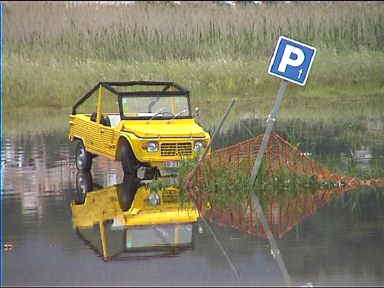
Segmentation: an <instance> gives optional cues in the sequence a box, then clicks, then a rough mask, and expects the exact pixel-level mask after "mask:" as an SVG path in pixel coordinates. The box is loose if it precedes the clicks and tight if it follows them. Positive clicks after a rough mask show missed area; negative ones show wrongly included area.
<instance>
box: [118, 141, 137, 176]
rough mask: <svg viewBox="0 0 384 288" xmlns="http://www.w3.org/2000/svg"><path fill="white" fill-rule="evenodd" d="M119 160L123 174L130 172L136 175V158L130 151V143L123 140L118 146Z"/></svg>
mask: <svg viewBox="0 0 384 288" xmlns="http://www.w3.org/2000/svg"><path fill="white" fill-rule="evenodd" d="M120 161H121V166H122V167H123V171H124V174H130V175H133V176H135V177H137V164H138V162H137V160H136V157H135V155H134V154H133V152H132V148H131V145H130V144H129V143H128V142H127V141H126V140H123V141H122V143H121V148H120Z"/></svg>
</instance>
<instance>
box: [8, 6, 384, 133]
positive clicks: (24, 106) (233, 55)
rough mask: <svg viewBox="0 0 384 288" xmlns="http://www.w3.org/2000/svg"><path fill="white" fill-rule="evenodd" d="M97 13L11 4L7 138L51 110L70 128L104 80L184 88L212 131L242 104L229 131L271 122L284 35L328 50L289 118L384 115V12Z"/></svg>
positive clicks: (296, 96)
mask: <svg viewBox="0 0 384 288" xmlns="http://www.w3.org/2000/svg"><path fill="white" fill-rule="evenodd" d="M96 7H97V6H96V5H91V6H87V5H83V6H81V5H80V6H79V7H75V8H66V5H65V4H60V3H48V4H46V3H34V4H28V3H21V4H11V3H7V4H6V8H5V14H4V42H5V43H4V86H3V88H4V94H3V95H4V96H3V107H4V114H5V126H6V129H7V127H13V126H15V125H19V124H20V123H21V122H22V123H23V124H22V125H24V124H25V125H27V126H28V125H30V123H27V122H28V121H29V120H28V119H29V118H28V117H24V116H23V115H25V114H28V113H34V114H38V113H40V111H43V110H44V108H45V109H46V111H47V113H44V112H43V113H41V116H40V117H42V118H44V119H45V118H46V120H51V119H52V118H57V120H52V121H51V122H57V123H59V122H60V120H59V119H63V118H65V117H66V116H67V114H69V113H70V112H71V106H72V105H73V104H74V102H75V101H76V100H77V99H79V98H80V97H81V96H82V95H84V93H86V92H87V91H89V90H90V89H91V88H92V87H93V86H94V85H95V84H96V83H97V82H99V81H129V80H166V81H175V82H177V83H180V84H181V85H183V86H184V87H186V88H188V89H189V90H190V91H191V95H192V105H193V106H199V107H200V110H201V115H202V122H204V123H205V124H206V125H207V126H212V124H213V123H216V122H217V121H218V120H219V118H220V117H221V113H220V112H221V111H224V109H225V108H226V106H227V105H228V104H229V102H230V99H231V98H237V103H236V106H235V108H234V112H233V113H231V114H230V116H229V120H228V122H229V123H232V122H233V121H234V120H235V119H237V118H239V117H240V118H245V117H255V116H256V117H259V118H263V117H265V116H266V115H267V114H268V113H269V112H270V111H271V109H272V105H273V102H274V100H275V97H276V92H277V89H278V86H279V83H280V81H279V80H278V79H277V78H275V77H273V76H270V75H268V74H267V72H266V71H267V67H268V64H269V57H270V56H271V55H272V52H273V48H274V46H275V41H276V40H277V38H278V36H279V35H285V36H288V37H292V38H294V39H296V40H299V41H303V42H305V43H308V44H310V45H313V46H315V47H316V48H317V49H318V54H317V56H316V58H315V61H314V64H313V66H312V70H311V73H310V76H309V79H308V82H307V83H308V84H307V86H306V87H304V88H303V87H298V86H296V85H294V84H290V85H289V87H288V89H287V95H286V98H285V100H284V102H283V105H282V107H281V110H280V117H281V118H291V117H302V118H306V119H311V118H315V119H316V120H319V119H320V120H322V119H327V118H334V117H339V118H342V117H351V116H353V117H356V116H359V115H379V116H381V115H382V109H381V107H383V99H384V98H383V94H384V84H383V83H384V82H383V81H382V75H383V73H384V52H383V47H384V34H383V31H384V17H383V15H384V5H381V4H378V3H374V4H365V3H364V2H352V3H350V2H342V3H336V4H333V5H325V4H308V3H302V4H293V5H264V6H260V7H251V8H241V7H237V8H236V9H226V8H223V7H216V6H209V5H208V4H190V5H181V6H180V7H173V6H170V5H162V4H145V3H143V4H138V5H133V6H127V7H125V6H119V7H99V8H98V9H96ZM303 15H304V16H303ZM16 19H17V21H16ZM16 23H17V25H16ZM35 108H36V109H35ZM37 108H38V109H37ZM40 108H42V110H39V109H40ZM54 112H56V113H54ZM15 113H18V114H17V115H20V117H17V118H16V116H15ZM60 113H62V114H61V115H59V114H60ZM46 115H49V117H48V116H46ZM27 120H28V121H27ZM24 122H25V123H24ZM43 122H46V121H43Z"/></svg>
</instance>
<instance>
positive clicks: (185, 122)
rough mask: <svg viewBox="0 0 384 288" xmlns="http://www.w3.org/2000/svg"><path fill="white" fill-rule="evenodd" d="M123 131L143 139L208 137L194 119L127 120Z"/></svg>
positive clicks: (124, 122)
mask: <svg viewBox="0 0 384 288" xmlns="http://www.w3.org/2000/svg"><path fill="white" fill-rule="evenodd" d="M122 130H123V131H126V132H130V133H133V134H135V135H136V136H137V137H141V138H164V137H206V135H207V134H206V133H205V132H204V130H203V129H202V128H201V127H200V126H199V125H198V124H197V123H196V122H195V121H194V120H193V119H174V120H150V121H148V120H125V121H123V127H122Z"/></svg>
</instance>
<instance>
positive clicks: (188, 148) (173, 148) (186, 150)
mask: <svg viewBox="0 0 384 288" xmlns="http://www.w3.org/2000/svg"><path fill="white" fill-rule="evenodd" d="M160 155H161V156H177V155H180V156H188V155H192V143H190V142H186V143H161V144H160Z"/></svg>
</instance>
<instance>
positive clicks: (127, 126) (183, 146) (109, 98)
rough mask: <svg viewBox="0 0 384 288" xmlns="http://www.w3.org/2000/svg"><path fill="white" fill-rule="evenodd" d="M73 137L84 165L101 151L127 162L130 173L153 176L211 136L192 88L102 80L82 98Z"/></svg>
mask: <svg viewBox="0 0 384 288" xmlns="http://www.w3.org/2000/svg"><path fill="white" fill-rule="evenodd" d="M80 109H81V110H82V111H79V110H80ZM69 140H70V141H71V142H72V141H77V146H76V152H75V154H76V167H77V168H78V169H79V170H83V171H89V170H90V169H91V165H92V159H93V158H94V157H95V156H98V155H101V156H105V157H108V158H110V159H112V160H119V161H121V163H122V167H123V170H124V173H129V174H133V175H138V174H140V177H139V178H141V179H152V178H153V176H154V175H156V173H157V172H159V173H160V171H161V169H162V168H164V169H167V168H173V167H177V166H178V165H179V164H180V161H181V160H186V159H194V158H196V157H197V156H198V155H199V154H200V153H201V152H202V150H204V149H205V148H206V147H207V146H208V143H209V141H210V136H209V134H208V133H207V132H205V131H204V129H203V128H202V127H201V126H200V125H199V124H198V123H197V122H196V121H195V119H194V117H193V115H192V111H191V103H190V97H189V91H188V90H186V89H185V88H183V87H181V86H180V85H178V84H176V83H174V82H159V81H156V82H155V81H130V82H100V83H99V84H97V85H96V86H95V87H94V88H93V89H92V90H91V91H89V92H88V93H86V94H85V95H84V96H83V97H82V98H81V99H79V100H78V101H77V102H76V104H75V105H74V106H73V108H72V114H71V115H70V119H69ZM139 171H140V173H138V172H139Z"/></svg>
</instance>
